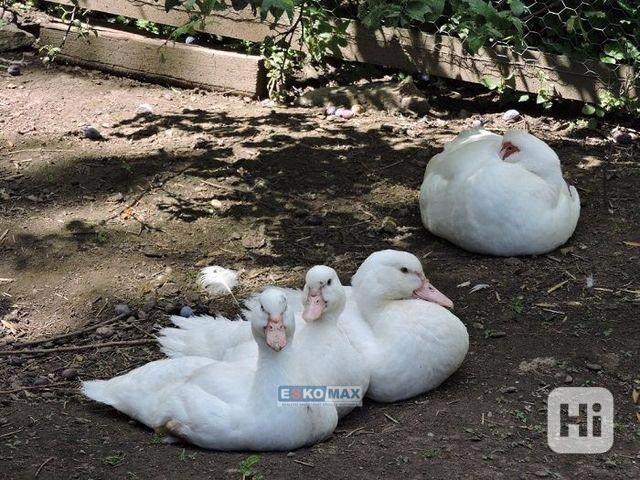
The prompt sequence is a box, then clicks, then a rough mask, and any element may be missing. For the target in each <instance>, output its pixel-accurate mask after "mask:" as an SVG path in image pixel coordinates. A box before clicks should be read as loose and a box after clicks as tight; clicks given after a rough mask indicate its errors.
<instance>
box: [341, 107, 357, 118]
mask: <svg viewBox="0 0 640 480" xmlns="http://www.w3.org/2000/svg"><path fill="white" fill-rule="evenodd" d="M354 115H355V113H353V110H349V109H348V108H345V109H344V110H342V113H340V116H341V117H342V118H344V119H345V120H348V119H350V118H353V116H354Z"/></svg>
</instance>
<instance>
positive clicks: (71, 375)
mask: <svg viewBox="0 0 640 480" xmlns="http://www.w3.org/2000/svg"><path fill="white" fill-rule="evenodd" d="M77 376H78V371H77V370H76V369H75V368H65V369H64V370H62V373H60V378H62V379H64V380H74V379H75V378H77Z"/></svg>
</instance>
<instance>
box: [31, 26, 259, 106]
mask: <svg viewBox="0 0 640 480" xmlns="http://www.w3.org/2000/svg"><path fill="white" fill-rule="evenodd" d="M66 28H67V27H66V25H65V24H63V23H49V24H46V25H43V26H42V28H41V30H40V43H41V44H45V45H46V44H48V45H59V44H60V42H61V41H62V38H63V37H64V33H65V31H66ZM96 31H97V33H98V36H97V37H95V36H93V35H91V36H90V37H89V38H88V39H82V38H77V36H76V35H73V34H70V35H69V36H68V37H67V41H66V43H65V46H64V49H63V52H62V53H61V54H60V55H59V56H58V58H60V59H61V60H63V61H67V62H69V63H72V64H78V65H83V66H88V67H90V68H96V69H99V70H106V71H115V72H118V73H123V74H126V75H131V76H142V77H144V78H151V79H154V80H157V81H160V82H166V83H171V84H177V85H186V86H192V87H193V86H199V87H204V88H213V89H222V90H227V91H232V92H238V93H243V94H250V95H257V96H261V95H263V93H264V91H265V72H264V68H263V65H262V59H261V58H260V57H257V56H255V55H242V54H239V53H236V52H226V51H222V50H213V49H210V48H205V47H200V46H196V45H183V44H178V43H176V44H174V43H171V42H169V43H167V44H166V45H165V42H164V41H163V40H159V39H153V38H148V37H145V36H143V35H137V34H133V33H129V32H123V31H120V30H113V29H110V28H102V27H96ZM161 52H162V55H161V54H160V53H161ZM161 57H163V58H164V60H163V59H162V58H161Z"/></svg>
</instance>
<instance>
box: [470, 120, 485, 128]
mask: <svg viewBox="0 0 640 480" xmlns="http://www.w3.org/2000/svg"><path fill="white" fill-rule="evenodd" d="M483 126H484V121H482V120H480V119H477V118H476V119H475V120H474V121H473V122H471V128H482V127H483Z"/></svg>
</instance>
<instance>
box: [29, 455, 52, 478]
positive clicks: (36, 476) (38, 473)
mask: <svg viewBox="0 0 640 480" xmlns="http://www.w3.org/2000/svg"><path fill="white" fill-rule="evenodd" d="M53 459H54V457H49V458H47V459H46V460H45V461H44V462H42V464H40V466H39V467H38V470H36V474H35V476H34V477H33V478H38V475H40V472H41V471H42V469H43V468H44V466H45V465H46V464H47V463H49V462H50V461H51V460H53Z"/></svg>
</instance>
